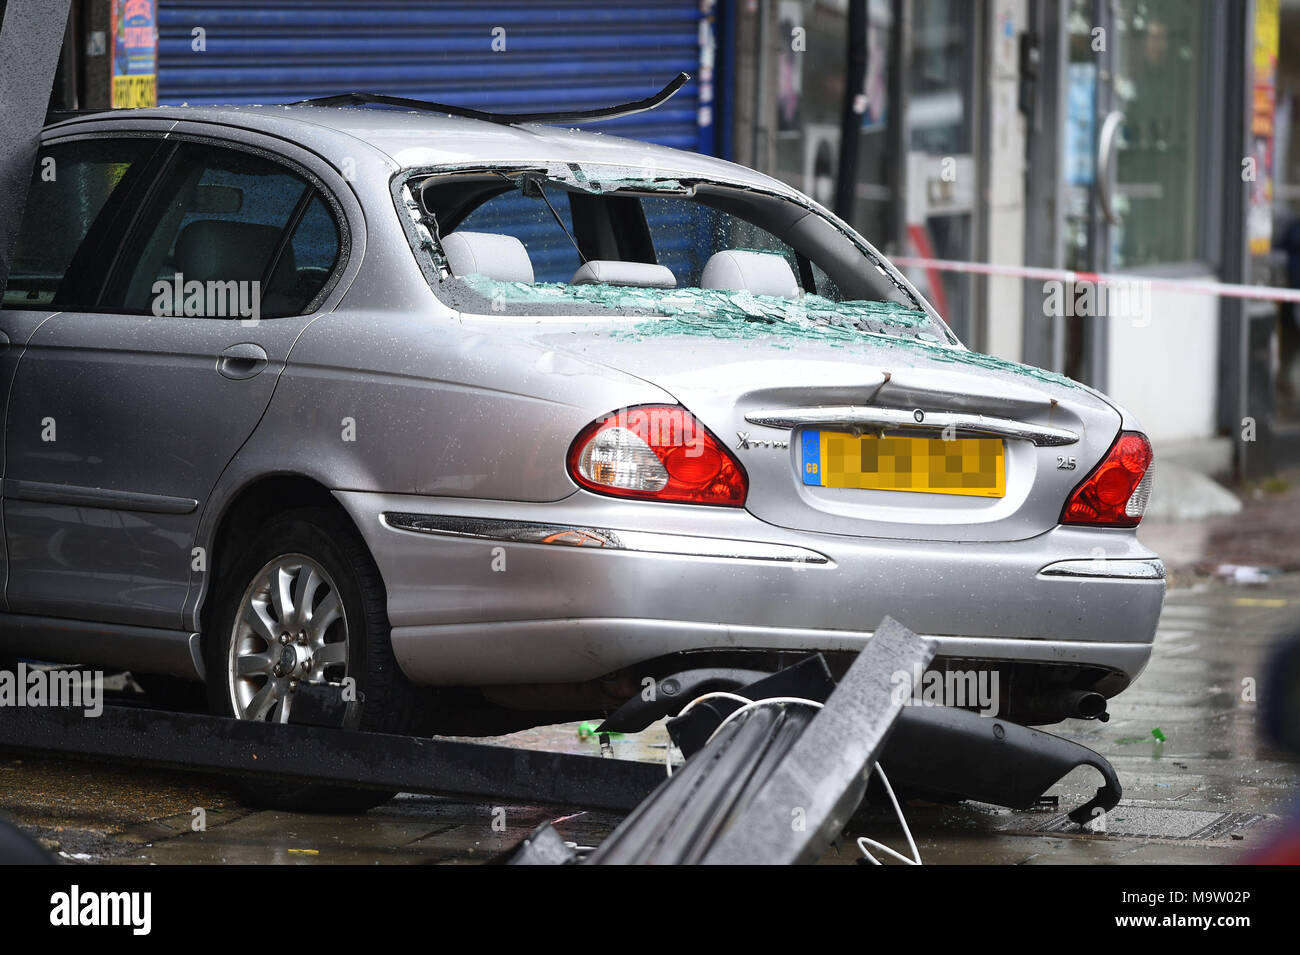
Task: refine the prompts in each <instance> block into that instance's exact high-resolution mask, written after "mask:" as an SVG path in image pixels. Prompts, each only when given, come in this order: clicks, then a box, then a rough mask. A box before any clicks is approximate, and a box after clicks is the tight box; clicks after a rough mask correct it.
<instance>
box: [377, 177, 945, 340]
mask: <svg viewBox="0 0 1300 955" xmlns="http://www.w3.org/2000/svg"><path fill="white" fill-rule="evenodd" d="M554 165H556V164H554V163H550V164H548V163H547V162H545V161H542V160H535V161H532V162H528V161H524V160H520V161H519V162H517V163H515V162H511V163H501V162H473V163H464V164H458V165H454V166H448V165H440V166H412V167H407V168H404V169H401V170H399V171H398V172H397V173H395V174H394V175H393V177H392V179H391V180H390V193H391V195H392V199H393V206H394V209H395V211H396V213H397V216H398V219H399V220H400V221H401V224H402V230H403V232H404V233H405V234H406V238H407V241H408V245H409V246H410V249H411V254H412V257H413V258H414V259H415V261H416V265H417V266H418V267H419V269H420V272H421V273H422V274H423V275H424V278H425V281H426V282H427V283H428V285H429V288H430V290H431V291H432V293H433V294H434V296H435V297H436V298H437V299H438V300H439V302H441V303H442V304H443V305H444V306H446V307H447V308H450V309H452V310H453V311H455V312H457V313H458V314H459V313H464V314H475V315H477V314H483V313H480V312H465V311H464V309H463V308H462V307H461V305H460V303H458V302H457V301H455V300H454V299H451V298H449V296H448V295H447V294H446V292H445V291H444V290H443V289H442V283H443V280H442V276H441V275H440V274H439V269H440V267H441V265H442V259H441V250H440V249H438V248H437V247H436V245H435V243H436V241H437V240H436V238H435V237H433V236H431V235H428V230H427V229H426V228H425V227H424V226H423V225H422V224H421V223H419V222H418V221H417V214H418V213H419V212H420V211H421V210H420V209H419V199H418V197H417V188H416V187H415V186H414V185H413V182H418V181H421V180H424V179H427V178H429V177H430V176H456V175H473V174H476V173H479V174H500V175H504V176H511V177H513V176H519V175H522V174H526V173H529V172H537V173H541V174H547V173H548V172H549V168H548V167H553V166H554ZM590 165H592V166H597V167H607V168H611V169H617V168H620V167H619V166H617V165H616V164H611V163H593V164H590ZM664 172H665V176H664V178H674V177H671V176H670V175H669V174H668V171H667V170H665V171H664ZM675 178H677V179H679V180H680V181H684V182H702V183H709V184H714V185H717V186H719V187H722V188H726V189H736V190H743V191H747V192H754V193H757V194H760V195H763V196H766V197H769V198H772V199H776V200H778V201H782V202H787V203H790V204H791V205H792V206H795V207H797V208H800V209H802V210H804V211H805V212H808V213H810V214H812V215H815V216H817V217H818V218H819V219H821V220H822V221H824V222H825V223H826V224H827V225H828V226H830V227H831V228H833V229H835V230H836V231H837V232H839V233H840V234H841V235H842V236H843V237H844V238H845V239H846V240H847V241H849V242H850V243H852V245H853V246H854V247H855V248H856V249H857V250H858V252H859V253H860V254H861V255H862V256H863V257H864V259H865V260H866V263H865V264H867V265H869V266H874V267H875V268H876V269H878V270H879V271H880V272H881V273H882V274H883V275H884V276H885V278H886V279H888V280H889V281H890V283H891V284H892V285H894V287H895V288H897V289H898V290H899V292H900V293H901V294H902V295H903V296H904V297H905V298H906V299H907V300H908V301H910V302H911V304H912V305H913V306H914V308H915V309H916V310H917V311H920V312H922V313H923V314H925V316H926V317H927V319H928V320H929V321H930V322H931V323H932V324H933V325H934V327H935V331H936V332H938V334H939V336H940V337H941V338H942V340H943V344H946V345H951V346H955V347H958V348H964V347H965V346H964V345H962V343H961V341H960V340H959V339H958V338H957V336H956V335H955V334H954V333H953V331H952V329H951V328H949V326H948V324H947V323H946V322H945V321H944V320H943V318H942V317H941V316H940V315H939V314H938V313H937V312H936V311H935V310H934V308H933V306H931V305H930V303H929V302H928V301H926V299H925V297H924V296H922V295H921V294H920V293H919V292H918V291H917V290H916V289H915V288H914V287H913V286H912V285H911V284H910V283H909V282H908V281H907V280H906V278H905V277H904V276H903V275H902V273H901V272H900V271H899V270H898V269H897V268H896V267H895V266H894V265H893V264H892V263H890V262H889V261H888V260H887V259H886V258H885V257H884V256H883V255H881V254H880V253H879V252H878V251H876V249H875V248H874V247H873V246H872V245H871V244H870V243H869V242H868V241H867V240H866V239H864V238H863V237H862V236H860V235H858V234H857V233H856V232H854V231H853V230H852V228H850V227H849V226H848V225H847V224H845V223H843V222H842V221H840V220H839V219H838V218H836V217H835V216H834V215H833V214H831V213H830V212H829V211H828V210H825V209H823V208H822V207H821V206H819V205H818V204H817V203H816V202H814V201H813V200H811V199H808V198H807V197H804V196H801V195H800V194H798V193H794V192H793V191H791V192H786V191H784V190H779V189H769V188H764V187H762V186H755V185H753V184H751V183H742V182H736V181H729V180H727V179H724V178H719V177H716V176H696V177H691V176H680V177H675ZM656 191H657V190H654V189H646V190H644V191H641V190H635V189H629V190H628V192H629V193H631V194H637V193H642V194H647V195H653V194H655V193H656ZM661 194H662V195H665V196H670V195H672V194H673V193H672V191H671V190H663V191H662V193H661ZM760 228H761V226H760ZM422 232H423V233H424V235H422V234H421V233H422ZM426 237H427V238H426ZM421 249H426V250H427V253H426V254H423V255H422V254H420V250H421ZM545 314H548V313H543V312H539V313H538V316H539V317H540V316H542V315H545ZM574 314H577V315H581V314H582V313H574ZM601 314H605V315H608V316H609V317H610V318H631V317H636V316H632V315H627V314H624V313H621V312H618V311H614V310H606V311H604V312H603V313H601ZM510 317H511V318H526V317H527V315H525V314H516V315H511V316H510ZM585 317H591V316H585Z"/></svg>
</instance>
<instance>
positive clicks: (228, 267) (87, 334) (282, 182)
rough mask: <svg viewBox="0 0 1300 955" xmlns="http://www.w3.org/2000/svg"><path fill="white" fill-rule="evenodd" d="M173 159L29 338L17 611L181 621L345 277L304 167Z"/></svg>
mask: <svg viewBox="0 0 1300 955" xmlns="http://www.w3.org/2000/svg"><path fill="white" fill-rule="evenodd" d="M83 143H84V141H83ZM48 148H49V149H50V150H58V149H59V146H58V145H55V146H51V147H48ZM78 148H82V149H85V148H90V147H88V146H85V145H75V144H74V146H73V147H72V148H70V149H68V150H66V151H67V152H69V153H70V154H73V153H75V152H76V149H78ZM163 148H164V149H165V150H166V155H165V157H164V160H163V161H162V162H161V163H159V164H158V165H157V167H156V175H154V176H153V177H151V181H150V183H149V187H148V189H147V192H142V193H140V194H138V195H137V197H135V201H133V202H131V203H130V204H129V206H128V207H126V208H124V209H123V210H121V211H120V214H119V215H117V216H116V219H115V224H114V227H113V241H112V242H111V243H108V244H107V245H106V246H104V247H102V249H101V250H100V251H99V252H98V253H97V261H96V262H95V263H93V265H94V266H95V268H92V269H91V271H90V273H89V278H88V283H87V284H88V285H89V286H92V287H91V288H88V289H87V290H85V291H84V292H83V293H82V294H81V296H80V300H79V301H77V302H76V303H75V306H76V307H72V308H69V309H67V310H65V311H60V312H58V313H57V314H53V315H50V316H49V317H47V318H46V320H45V321H43V322H42V323H41V324H40V325H39V326H37V327H36V329H35V331H34V332H33V333H32V335H31V338H30V340H29V341H28V343H27V347H26V351H25V352H24V354H23V356H22V360H21V361H20V362H19V364H18V368H17V373H16V377H15V382H14V387H13V391H12V399H11V403H10V410H9V415H10V427H9V431H8V437H7V447H6V458H7V460H6V467H7V472H6V477H5V501H4V516H5V533H6V538H7V542H8V549H9V558H10V568H9V570H10V573H9V582H8V587H7V596H8V603H9V609H10V611H11V612H18V613H28V614H38V615H43V616H59V617H69V618H75V619H86V620H96V621H103V622H114V623H124V624H134V625H138V626H155V627H165V628H174V627H177V626H180V625H181V611H182V606H183V603H184V600H185V596H186V593H187V591H188V586H189V579H190V570H191V565H192V562H193V561H194V560H195V558H196V555H195V552H194V535H195V529H196V526H197V522H198V517H199V514H200V512H201V506H202V503H203V501H204V500H205V499H206V497H207V495H208V494H209V492H210V491H211V489H212V487H213V485H214V484H215V482H216V480H217V478H218V476H219V475H220V474H221V471H222V469H223V468H224V467H225V465H226V464H227V463H228V462H229V461H230V459H231V458H232V457H233V456H234V454H235V452H236V451H237V450H238V448H239V446H240V445H241V444H242V443H243V442H244V440H245V439H246V438H247V437H248V435H249V434H250V433H251V432H252V430H253V428H254V427H255V426H256V424H257V422H258V420H259V419H260V417H261V415H262V413H263V411H264V410H265V408H266V406H267V403H268V402H269V400H270V397H271V393H272V391H273V389H274V387H275V382H276V379H277V377H278V375H279V373H280V371H281V370H282V368H283V365H284V361H285V359H286V357H287V356H288V353H289V349H290V348H291V346H292V344H293V342H294V341H295V339H296V338H297V336H298V335H299V334H300V333H301V331H302V329H303V328H304V327H305V326H306V324H307V323H308V322H309V321H310V320H311V313H312V310H313V309H314V308H315V307H316V306H317V304H318V303H319V301H320V299H321V298H322V297H323V294H324V290H325V287H326V285H327V282H328V280H329V278H330V276H331V275H333V274H335V269H336V266H337V265H338V259H339V254H340V252H339V250H340V249H341V248H342V247H343V246H342V243H341V241H340V232H339V226H338V220H337V217H336V216H335V215H334V213H333V212H332V211H331V207H330V205H329V204H328V203H327V201H326V199H325V198H324V194H323V193H322V191H321V189H320V188H319V187H318V184H316V183H314V182H313V181H312V178H311V177H310V175H309V174H307V173H306V172H305V171H304V170H302V169H300V168H296V167H293V166H291V165H289V164H286V163H284V162H281V161H278V160H276V159H273V158H271V157H269V156H268V155H267V154H266V153H264V152H260V151H253V150H251V149H248V148H244V147H241V146H238V145H236V144H233V143H226V142H216V141H204V142H200V141H188V140H180V141H177V140H176V139H174V138H172V139H170V140H169V141H167V142H166V143H165V144H164V147H163ZM69 188H75V187H73V186H69ZM28 212H29V216H40V215H41V214H42V210H41V207H40V206H39V205H37V204H35V203H33V204H30V205H29V209H28ZM306 233H311V235H312V237H313V238H312V241H311V242H310V243H307V244H306V245H304V242H303V241H302V237H303V235H304V234H306ZM307 246H310V248H309V249H308V248H307ZM295 251H297V252H298V254H297V255H295ZM304 252H305V253H306V254H304Z"/></svg>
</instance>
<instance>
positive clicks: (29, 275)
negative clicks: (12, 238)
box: [4, 138, 157, 309]
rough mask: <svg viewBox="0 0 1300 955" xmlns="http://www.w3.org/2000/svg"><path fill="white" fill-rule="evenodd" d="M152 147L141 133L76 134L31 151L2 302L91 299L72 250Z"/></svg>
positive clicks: (46, 304)
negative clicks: (32, 161)
mask: <svg viewBox="0 0 1300 955" xmlns="http://www.w3.org/2000/svg"><path fill="white" fill-rule="evenodd" d="M156 146H157V143H156V141H154V140H149V139H144V138H139V139H83V140H79V141H77V142H70V143H56V144H54V145H52V146H47V147H45V148H44V149H42V150H41V151H40V152H39V153H38V154H37V157H36V167H35V169H34V170H33V171H32V182H31V188H30V191H29V192H28V194H27V207H26V209H25V210H24V213H23V223H22V227H21V229H20V230H19V233H18V242H17V246H16V248H15V251H14V259H13V262H12V263H11V266H10V271H9V284H8V285H7V286H6V287H5V293H4V305H5V307H6V308H33V309H44V308H53V307H57V308H78V307H87V306H89V305H90V304H91V303H89V302H88V301H84V298H85V297H87V296H90V295H92V294H94V292H95V291H97V289H92V288H90V286H89V285H88V284H87V283H84V282H81V281H79V279H80V278H83V277H84V276H82V275H79V274H78V272H77V270H78V259H77V251H78V249H80V248H81V246H82V244H83V243H84V242H85V241H86V238H87V236H88V235H89V234H90V231H91V226H92V224H93V223H94V222H95V219H96V217H98V216H99V214H100V213H101V212H102V211H104V207H105V205H106V204H107V202H108V199H109V197H110V196H111V195H113V193H114V192H115V191H116V190H117V189H118V188H119V186H120V185H121V183H122V181H123V179H124V178H125V177H126V175H127V173H128V172H129V171H130V169H131V168H132V166H134V165H136V164H137V163H143V161H144V160H145V159H146V158H147V157H148V155H149V154H150V152H152V151H153V149H154V148H156ZM83 258H84V256H83ZM56 296H57V297H58V302H57V303H56V302H55V297H56Z"/></svg>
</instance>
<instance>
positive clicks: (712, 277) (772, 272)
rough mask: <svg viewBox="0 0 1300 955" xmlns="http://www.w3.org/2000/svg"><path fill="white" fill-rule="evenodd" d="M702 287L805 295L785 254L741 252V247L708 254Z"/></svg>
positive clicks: (791, 295)
mask: <svg viewBox="0 0 1300 955" xmlns="http://www.w3.org/2000/svg"><path fill="white" fill-rule="evenodd" d="M700 288H712V289H730V290H732V291H735V292H741V291H745V292H753V293H754V294H755V295H777V296H780V297H782V298H799V297H800V295H801V294H802V293H801V292H800V289H799V283H798V282H796V281H795V279H794V272H793V271H792V270H791V268H790V262H789V261H788V260H787V259H786V257H785V256H784V255H780V254H778V253H775V252H742V251H740V250H739V249H726V250H724V251H722V252H715V253H714V254H713V255H711V256H709V261H708V262H706V263H704V271H703V272H702V273H701V274H700Z"/></svg>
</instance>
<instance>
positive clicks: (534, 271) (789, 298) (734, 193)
mask: <svg viewBox="0 0 1300 955" xmlns="http://www.w3.org/2000/svg"><path fill="white" fill-rule="evenodd" d="M400 198H401V199H402V201H404V202H405V205H406V210H405V211H406V213H407V216H408V222H407V231H408V234H409V235H410V236H411V239H412V245H413V247H414V249H415V252H416V255H417V258H419V259H420V264H421V267H422V268H423V269H424V271H425V274H426V275H427V276H428V278H429V280H430V283H431V285H432V286H433V289H434V291H435V293H436V294H437V295H438V296H439V297H440V298H442V300H443V301H444V302H446V303H447V304H448V305H449V306H450V307H452V308H455V309H457V310H458V311H461V312H466V313H472V314H488V315H496V316H521V317H522V316H547V315H556V316H559V315H564V316H600V315H605V316H610V317H615V316H619V317H643V318H645V319H647V320H648V322H652V323H653V326H652V325H650V324H647V323H638V324H637V325H636V326H635V328H634V332H633V333H634V334H635V333H637V332H644V333H649V332H651V331H652V330H653V333H655V334H662V333H663V332H664V331H665V330H666V329H669V327H670V326H671V331H672V332H674V333H682V334H700V335H711V336H723V337H757V336H760V335H764V334H772V333H777V334H781V335H783V336H787V337H788V336H791V335H793V336H795V337H812V338H831V339H846V340H849V339H854V338H856V337H859V336H861V335H862V334H864V333H866V334H873V335H889V336H893V337H901V338H912V339H919V340H922V341H928V342H955V339H954V338H953V337H952V335H951V333H950V332H949V331H948V330H947V329H946V328H945V327H944V326H943V325H942V324H941V323H939V322H936V321H934V320H933V319H932V318H931V316H930V313H928V312H927V311H926V310H925V309H924V308H922V307H921V305H920V303H918V302H917V301H916V300H915V299H914V298H913V297H912V295H911V293H910V292H909V291H908V290H907V288H906V287H905V286H904V285H903V284H902V283H900V282H899V281H898V280H897V279H896V277H895V276H894V275H893V274H892V273H891V272H890V271H889V270H887V269H885V268H884V267H882V265H881V264H879V263H877V262H876V261H875V260H873V258H872V257H871V256H870V255H869V254H868V251H867V249H866V248H864V247H863V246H861V245H860V244H859V243H858V242H857V241H855V240H854V239H853V238H851V237H850V236H849V235H848V234H846V233H845V232H843V231H841V229H840V228H839V227H838V226H836V225H835V224H834V223H832V222H831V221H830V220H828V219H826V218H825V217H823V216H822V215H820V214H819V213H817V212H816V211H814V210H812V209H809V208H806V207H804V206H803V205H800V204H798V203H796V202H793V201H791V200H789V199H787V198H784V197H781V196H777V195H774V194H771V193H764V192H760V191H757V190H751V189H746V188H743V187H740V186H735V185H728V184H724V183H719V182H712V181H698V180H696V181H684V180H680V179H675V178H670V177H666V176H656V175H653V173H652V172H651V174H649V175H647V174H646V171H645V170H631V169H624V168H622V167H613V166H597V165H581V166H579V165H566V166H558V167H557V166H550V167H544V166H538V167H534V168H527V169H509V170H502V169H484V168H479V169H465V170H457V171H454V172H448V171H441V172H436V173H426V174H419V173H417V174H413V175H412V176H411V177H410V178H408V179H407V180H406V182H405V185H404V187H403V188H402V191H401V196H400ZM665 320H671V321H665Z"/></svg>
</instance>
